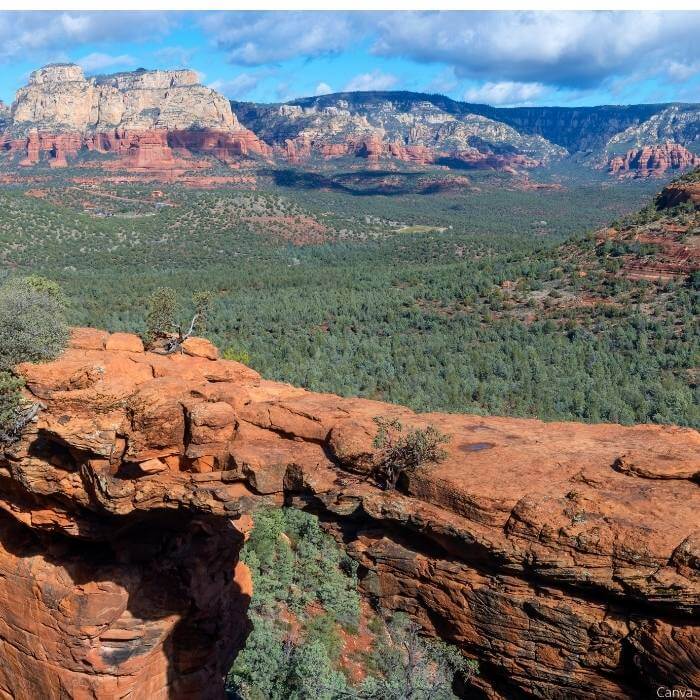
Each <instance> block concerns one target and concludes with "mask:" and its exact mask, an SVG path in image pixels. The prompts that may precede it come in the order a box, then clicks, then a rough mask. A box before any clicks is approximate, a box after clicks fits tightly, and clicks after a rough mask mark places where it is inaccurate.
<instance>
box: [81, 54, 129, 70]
mask: <svg viewBox="0 0 700 700" xmlns="http://www.w3.org/2000/svg"><path fill="white" fill-rule="evenodd" d="M76 63H77V64H78V65H79V66H81V67H82V69H83V70H84V71H85V72H86V73H99V72H101V71H105V70H110V69H112V68H128V67H129V66H133V65H135V64H136V59H135V58H134V57H133V56H129V54H121V55H119V56H112V55H110V54H108V53H99V52H98V53H89V54H88V55H87V56H83V58H81V59H78V60H77V61H76Z"/></svg>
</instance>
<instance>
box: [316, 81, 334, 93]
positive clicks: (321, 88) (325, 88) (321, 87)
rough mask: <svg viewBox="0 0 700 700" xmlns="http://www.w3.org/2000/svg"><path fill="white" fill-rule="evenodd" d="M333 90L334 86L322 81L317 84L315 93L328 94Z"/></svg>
mask: <svg viewBox="0 0 700 700" xmlns="http://www.w3.org/2000/svg"><path fill="white" fill-rule="evenodd" d="M331 92H333V88H332V87H331V86H330V85H329V84H328V83H324V82H321V83H319V84H318V85H317V86H316V89H315V90H314V95H328V94H330V93H331Z"/></svg>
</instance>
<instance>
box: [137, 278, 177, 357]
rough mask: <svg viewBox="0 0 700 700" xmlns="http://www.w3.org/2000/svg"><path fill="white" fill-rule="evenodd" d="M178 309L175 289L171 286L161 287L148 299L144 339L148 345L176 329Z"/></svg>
mask: <svg viewBox="0 0 700 700" xmlns="http://www.w3.org/2000/svg"><path fill="white" fill-rule="evenodd" d="M177 311H178V304H177V297H176V295H175V290H174V289H171V288H170V287H159V288H158V289H156V291H155V292H153V294H151V296H150V298H149V300H148V313H147V314H146V333H145V335H144V340H145V341H146V344H147V345H151V344H153V343H154V342H155V341H156V340H158V339H159V338H165V337H167V335H168V333H172V332H173V330H174V329H175V316H176V313H177Z"/></svg>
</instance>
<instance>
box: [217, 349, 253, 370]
mask: <svg viewBox="0 0 700 700" xmlns="http://www.w3.org/2000/svg"><path fill="white" fill-rule="evenodd" d="M221 357H222V358H223V359H224V360H235V361H236V362H241V363H243V364H244V365H250V360H251V357H250V353H249V352H248V351H247V350H243V349H241V348H236V347H233V346H230V347H228V348H226V349H225V350H224V351H223V352H222V353H221Z"/></svg>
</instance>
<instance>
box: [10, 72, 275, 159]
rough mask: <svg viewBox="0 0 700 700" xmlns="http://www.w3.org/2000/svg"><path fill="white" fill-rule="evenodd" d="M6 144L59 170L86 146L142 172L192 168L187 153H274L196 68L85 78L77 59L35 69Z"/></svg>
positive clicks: (21, 96)
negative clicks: (75, 62)
mask: <svg viewBox="0 0 700 700" xmlns="http://www.w3.org/2000/svg"><path fill="white" fill-rule="evenodd" d="M2 149H3V150H4V151H5V152H6V153H8V154H9V155H10V156H11V157H13V156H17V155H19V162H20V164H21V165H25V166H28V165H36V164H37V163H39V162H40V161H41V160H44V159H45V160H46V161H47V162H48V163H49V165H51V166H52V167H65V166H66V165H67V164H68V162H69V159H74V158H76V157H77V156H78V154H79V153H80V152H81V151H88V152H89V151H94V152H97V153H108V154H114V155H116V156H118V157H119V159H120V160H119V164H120V165H121V166H123V167H125V168H127V169H136V170H139V169H145V170H149V169H152V170H168V169H172V168H174V167H179V168H184V169H186V168H187V167H188V163H187V162H186V161H185V160H183V159H182V156H185V157H191V156H200V155H211V156H214V157H216V158H218V159H220V160H222V161H224V162H228V161H231V160H234V159H236V158H239V157H241V156H248V155H260V156H267V155H269V154H270V153H271V149H270V148H269V147H268V146H267V145H266V144H264V143H262V142H261V141H260V140H259V139H258V138H257V137H256V136H255V134H253V133H252V132H251V131H249V130H248V129H246V128H245V127H243V126H241V124H240V123H239V122H238V120H237V119H236V117H235V115H234V114H233V112H232V111H231V105H230V104H229V102H228V100H226V99H225V98H224V97H223V96H222V95H220V94H219V93H217V92H216V91H214V90H211V89H210V88H207V87H204V86H203V85H200V84H199V81H198V77H197V74H196V73H195V72H194V71H190V70H175V71H144V70H139V71H134V72H132V73H119V74H116V75H109V76H101V77H93V78H85V76H84V75H83V72H82V69H81V68H80V67H79V66H76V65H72V64H66V65H52V66H46V67H45V68H42V69H40V70H37V71H34V72H33V73H32V74H31V76H30V80H29V84H28V85H27V86H26V87H23V88H21V89H20V90H18V92H17V97H16V99H15V102H14V103H13V105H12V109H11V116H10V123H9V126H8V128H7V129H6V131H5V134H4V136H3V138H2ZM173 149H177V150H178V152H177V154H176V155H174V154H173ZM178 156H180V158H179V159H177V160H176V158H177V157H178ZM189 167H195V168H196V167H197V165H196V164H192V163H190V164H189Z"/></svg>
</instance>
